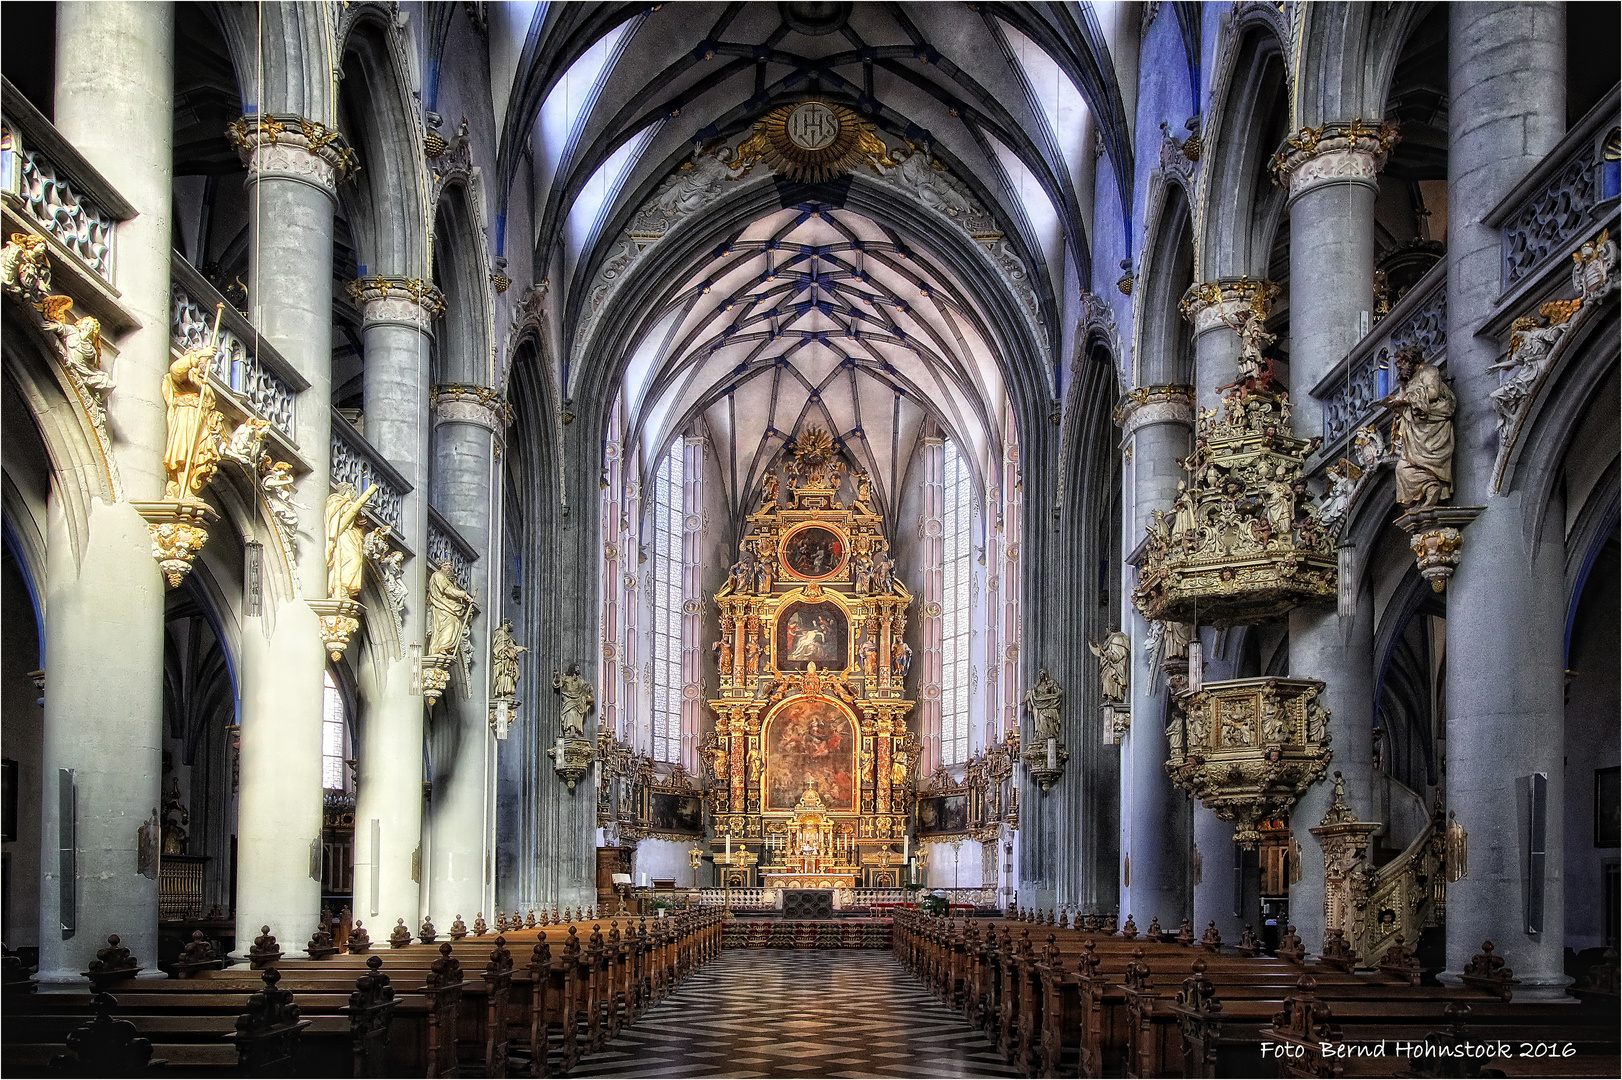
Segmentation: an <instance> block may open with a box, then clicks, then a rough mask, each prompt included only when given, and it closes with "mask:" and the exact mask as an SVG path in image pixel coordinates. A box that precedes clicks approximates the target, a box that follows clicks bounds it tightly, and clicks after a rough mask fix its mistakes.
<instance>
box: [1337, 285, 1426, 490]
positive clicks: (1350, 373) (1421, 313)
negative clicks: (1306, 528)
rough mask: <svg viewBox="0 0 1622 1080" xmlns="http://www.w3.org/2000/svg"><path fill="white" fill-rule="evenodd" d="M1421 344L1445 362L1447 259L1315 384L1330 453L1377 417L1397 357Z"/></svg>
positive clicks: (1389, 384) (1388, 390)
mask: <svg viewBox="0 0 1622 1080" xmlns="http://www.w3.org/2000/svg"><path fill="white" fill-rule="evenodd" d="M1407 345H1418V346H1419V347H1420V348H1421V349H1422V350H1423V351H1424V353H1425V359H1426V360H1428V361H1430V362H1431V363H1433V364H1437V365H1438V366H1441V365H1442V364H1443V362H1444V353H1445V351H1446V349H1447V260H1446V259H1443V260H1442V261H1441V262H1438V263H1437V264H1436V265H1435V266H1433V267H1431V269H1430V271H1429V273H1427V274H1426V275H1425V276H1424V277H1422V278H1420V279H1419V280H1418V281H1417V282H1415V283H1414V287H1413V288H1412V289H1409V290H1408V293H1407V294H1406V295H1405V296H1404V297H1403V298H1402V299H1401V300H1400V301H1398V302H1397V306H1396V307H1394V308H1392V309H1391V313H1390V314H1389V315H1387V316H1386V317H1385V318H1384V319H1381V320H1380V322H1379V324H1378V325H1377V326H1376V327H1375V328H1374V331H1373V332H1372V333H1370V334H1369V335H1367V336H1366V337H1364V338H1363V340H1362V341H1360V342H1358V343H1357V345H1356V347H1355V348H1353V349H1352V351H1351V352H1350V353H1349V354H1347V357H1346V359H1345V360H1344V361H1342V362H1341V364H1340V365H1339V366H1338V367H1336V368H1335V370H1334V371H1332V372H1331V373H1330V374H1329V376H1328V377H1327V378H1326V379H1324V380H1323V381H1322V382H1320V383H1319V384H1318V385H1317V386H1315V387H1313V388H1312V396H1313V397H1315V398H1317V399H1318V400H1319V401H1321V402H1322V403H1323V420H1324V425H1323V436H1324V448H1325V454H1324V457H1325V459H1326V460H1327V459H1328V458H1329V456H1330V453H1329V452H1330V451H1332V450H1334V449H1335V448H1336V447H1337V445H1338V444H1340V443H1343V442H1344V441H1345V440H1346V439H1348V438H1350V436H1351V434H1352V432H1354V431H1356V430H1357V429H1358V428H1360V427H1362V426H1363V425H1364V424H1367V423H1368V422H1369V420H1370V419H1371V418H1372V417H1373V416H1374V412H1375V407H1374V406H1375V402H1377V401H1379V400H1380V399H1381V398H1383V397H1385V396H1386V394H1388V393H1390V392H1391V390H1392V385H1391V381H1390V380H1391V376H1390V374H1389V372H1390V370H1391V358H1392V356H1394V355H1395V354H1396V352H1397V350H1399V349H1401V348H1403V347H1404V346H1407Z"/></svg>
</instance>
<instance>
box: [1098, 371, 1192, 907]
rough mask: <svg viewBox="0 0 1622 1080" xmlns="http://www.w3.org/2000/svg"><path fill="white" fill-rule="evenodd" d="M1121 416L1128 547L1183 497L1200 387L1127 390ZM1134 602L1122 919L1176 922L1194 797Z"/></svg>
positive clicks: (1124, 768)
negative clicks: (1183, 783) (1172, 756)
mask: <svg viewBox="0 0 1622 1080" xmlns="http://www.w3.org/2000/svg"><path fill="white" fill-rule="evenodd" d="M1117 418H1118V420H1119V422H1120V424H1121V429H1122V442H1123V443H1124V444H1125V445H1126V447H1127V449H1128V451H1129V452H1130V454H1131V458H1130V461H1129V462H1128V465H1127V470H1128V474H1129V477H1130V479H1129V481H1128V486H1127V489H1126V492H1125V495H1126V499H1125V501H1126V506H1125V508H1124V511H1123V519H1124V521H1125V524H1126V529H1127V539H1126V544H1127V546H1128V548H1129V549H1130V548H1131V547H1135V546H1136V545H1137V543H1138V541H1139V539H1141V538H1142V537H1143V536H1144V535H1145V534H1146V533H1147V532H1148V529H1149V523H1150V521H1151V519H1152V516H1153V513H1154V511H1156V510H1169V509H1170V508H1171V504H1172V501H1173V500H1174V499H1175V498H1176V497H1177V484H1178V482H1179V481H1180V480H1182V479H1183V476H1184V473H1183V467H1182V460H1183V458H1184V457H1186V456H1187V455H1188V451H1189V433H1190V431H1191V430H1192V428H1193V423H1194V410H1193V394H1192V387H1187V386H1147V387H1141V388H1139V389H1137V390H1134V391H1132V392H1131V393H1130V394H1129V395H1128V396H1127V402H1126V404H1125V405H1123V406H1122V408H1121V411H1120V412H1119V413H1118V415H1117ZM1130 577H1131V575H1130V572H1129V580H1128V582H1127V589H1126V590H1125V591H1126V592H1127V593H1130V592H1131V586H1132V581H1131V580H1130ZM1128 608H1129V610H1128V612H1127V616H1128V620H1129V629H1128V631H1127V632H1128V634H1129V635H1130V636H1131V638H1132V641H1133V648H1132V683H1131V694H1132V727H1131V730H1130V731H1128V733H1127V735H1126V738H1125V739H1124V740H1123V744H1122V761H1121V862H1122V881H1121V910H1120V916H1121V919H1122V921H1123V922H1124V921H1125V919H1126V916H1127V915H1129V914H1130V915H1132V916H1133V917H1134V918H1135V919H1136V920H1137V922H1138V925H1139V926H1148V925H1149V920H1150V919H1152V918H1156V917H1158V918H1159V919H1160V921H1161V924H1162V925H1167V924H1169V925H1170V926H1171V927H1172V928H1173V929H1175V928H1176V926H1177V924H1178V922H1179V921H1181V920H1182V919H1183V918H1184V917H1185V916H1186V915H1187V914H1188V912H1189V893H1188V849H1189V840H1190V832H1191V821H1190V817H1189V804H1188V799H1187V797H1186V796H1184V794H1183V793H1182V791H1181V790H1180V789H1179V788H1178V787H1177V785H1176V784H1175V783H1173V782H1172V779H1171V777H1170V776H1168V775H1167V774H1166V758H1167V756H1168V744H1167V739H1166V725H1167V723H1168V721H1169V720H1170V719H1171V718H1170V715H1169V714H1168V710H1169V709H1170V708H1171V707H1172V705H1171V702H1170V699H1169V696H1168V694H1167V692H1166V678H1165V676H1164V675H1163V674H1162V673H1161V671H1160V670H1159V664H1158V658H1157V657H1156V656H1155V655H1154V650H1153V649H1152V648H1151V647H1150V646H1149V622H1148V620H1147V619H1145V618H1144V617H1143V616H1142V614H1140V613H1139V612H1138V611H1137V610H1136V609H1135V608H1131V607H1130V603H1129V604H1128Z"/></svg>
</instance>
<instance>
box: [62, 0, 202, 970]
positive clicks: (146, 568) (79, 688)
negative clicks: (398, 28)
mask: <svg viewBox="0 0 1622 1080" xmlns="http://www.w3.org/2000/svg"><path fill="white" fill-rule="evenodd" d="M56 18H57V36H56V41H57V51H56V125H57V129H58V130H59V131H60V132H61V133H62V135H63V136H64V137H65V138H67V139H68V140H69V141H70V142H72V143H73V145H74V146H76V147H78V149H79V151H80V152H81V153H83V154H84V156H85V158H86V159H87V160H88V161H89V162H90V163H91V164H92V165H93V166H95V167H96V169H97V170H98V171H99V172H100V173H101V174H102V175H103V176H104V177H106V179H107V180H108V181H109V182H110V183H111V184H112V185H113V186H114V187H115V188H117V189H118V190H119V192H120V193H121V194H123V196H124V197H125V198H126V199H128V200H129V202H130V204H131V205H132V206H133V207H135V209H136V211H137V216H136V217H134V218H132V219H131V220H129V221H126V222H124V223H122V224H121V225H119V226H118V263H117V269H116V279H115V284H116V285H117V286H118V289H119V291H120V293H121V294H122V295H121V297H120V302H121V303H122V305H123V306H124V307H125V308H126V309H128V310H129V311H130V312H131V313H132V314H133V315H134V316H135V317H136V318H137V319H139V320H140V322H141V328H140V329H138V330H134V331H131V332H130V333H127V334H124V335H122V336H120V337H119V339H118V342H117V345H118V358H117V361H116V363H115V364H114V365H113V374H114V376H115V377H116V378H117V380H118V384H117V386H116V388H115V389H114V390H113V391H112V393H111V394H110V395H109V397H108V399H107V424H108V428H109V429H110V430H111V431H112V432H113V433H114V439H115V443H114V449H113V458H114V465H115V467H116V469H117V472H118V477H119V480H120V481H121V483H122V485H123V489H124V490H123V494H124V497H125V498H126V499H136V500H156V499H161V498H162V497H163V493H164V492H163V488H164V468H163V446H164V438H165V432H166V421H165V409H164V403H163V400H162V397H161V396H160V388H161V386H162V383H163V378H164V374H165V372H166V371H167V370H168V367H169V249H170V232H169V229H170V226H169V220H170V216H169V207H170V200H171V197H172V194H171V191H170V188H171V158H172V150H171V130H172V127H173V123H174V117H173V108H174V106H173V93H174V9H173V5H172V4H168V3H98V4H91V3H63V4H58V5H57V16H56ZM59 498H60V496H59V495H58V494H57V493H56V492H55V491H54V490H53V492H52V495H51V501H52V506H51V512H50V521H49V526H48V532H49V535H48V537H47V544H46V547H47V550H48V552H49V556H48V563H49V582H48V584H47V589H46V605H45V606H46V625H45V658H44V663H45V669H46V673H47V675H46V692H45V716H44V733H43V736H44V737H43V744H42V776H43V781H44V783H43V796H44V797H43V806H42V808H41V811H42V812H41V819H40V820H41V838H40V839H41V843H42V845H43V847H42V859H41V866H40V869H41V874H40V927H41V933H40V956H39V979H40V982H41V983H42V984H45V985H47V986H52V985H62V984H67V983H75V984H79V985H82V980H81V979H80V978H79V973H80V972H82V971H84V970H85V969H86V968H87V967H88V966H89V964H90V961H92V960H94V959H95V956H96V951H97V950H98V949H100V948H103V947H105V946H106V943H107V937H108V935H109V934H117V935H118V936H119V937H120V938H121V939H122V944H123V945H124V946H125V947H126V948H128V949H130V950H131V951H132V952H133V953H134V954H135V956H136V959H137V961H138V962H139V963H140V965H141V966H142V967H143V968H145V969H146V970H147V972H149V973H150V972H154V971H155V969H156V967H157V960H158V953H157V934H158V926H157V912H158V882H157V859H156V848H155V844H156V838H157V834H156V830H157V822H156V819H157V811H158V805H159V790H158V786H159V780H160V776H161V773H162V768H161V747H162V740H163V681H162V680H163V607H164V592H165V589H164V582H163V576H162V575H161V574H160V572H159V570H158V564H157V563H156V562H154V561H153V559H152V556H151V554H150V552H151V549H152V538H151V535H150V534H149V533H148V530H147V525H146V522H145V520H144V519H143V518H142V517H141V515H140V514H139V513H137V511H136V509H135V508H134V507H133V506H132V505H131V504H130V503H129V502H116V503H111V504H109V503H106V502H102V501H101V500H99V499H97V500H93V501H92V503H91V506H90V513H89V521H88V523H87V525H88V527H87V529H86V531H85V533H84V536H83V538H82V539H83V548H82V549H81V550H79V551H77V552H76V551H75V549H74V542H75V538H74V537H73V536H72V535H70V533H69V530H68V527H67V523H66V515H65V514H64V513H63V512H62V510H61V508H60V507H59V506H58V505H56V503H57V500H58V499H59ZM65 774H66V779H64V776H65ZM64 783H66V784H69V785H71V789H72V790H73V791H75V792H76V800H77V801H76V806H75V811H76V812H74V813H73V814H72V818H73V820H72V821H69V822H64V821H63V820H62V819H61V817H60V816H59V808H60V806H61V805H62V802H61V786H62V784H64ZM70 797H72V796H71V795H70ZM149 824H150V827H151V830H152V832H151V842H152V844H153V845H154V846H153V848H152V850H151V858H150V862H149V863H148V865H147V866H146V867H144V868H143V866H142V865H141V860H140V858H139V850H138V849H139V846H140V845H139V840H138V837H139V834H140V831H141V829H142V828H143V826H147V825H149ZM64 826H65V827H66V828H67V829H68V830H69V831H70V832H71V831H74V830H76V833H75V834H74V842H73V843H72V844H71V845H70V846H71V847H72V848H73V849H75V851H74V855H75V862H74V863H73V864H70V865H69V866H67V867H64V866H63V863H62V861H61V860H60V854H59V844H60V841H61V839H62V838H63V829H64ZM63 869H67V871H68V872H69V873H70V874H72V876H73V877H74V879H75V880H74V881H73V882H72V885H73V890H72V894H75V895H72V898H71V907H70V908H67V909H65V908H64V905H63V903H62V901H63V899H64V895H63V884H64V882H63V877H62V871H63ZM143 869H146V870H147V871H148V873H146V874H143V872H142V870H143ZM68 927H71V928H72V929H71V930H70V929H68Z"/></svg>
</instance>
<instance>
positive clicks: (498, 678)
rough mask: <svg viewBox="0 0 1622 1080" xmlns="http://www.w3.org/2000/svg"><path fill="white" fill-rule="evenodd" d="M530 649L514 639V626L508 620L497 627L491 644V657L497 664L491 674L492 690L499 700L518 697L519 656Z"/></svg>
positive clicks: (493, 666)
mask: <svg viewBox="0 0 1622 1080" xmlns="http://www.w3.org/2000/svg"><path fill="white" fill-rule="evenodd" d="M528 651H529V648H528V647H527V646H524V645H520V644H518V642H517V641H516V640H515V639H514V638H513V624H512V620H511V619H506V620H504V621H503V622H502V624H501V625H500V626H498V627H496V633H495V638H494V639H493V640H492V641H491V642H490V655H491V657H492V659H494V661H495V663H494V664H493V665H492V669H493V670H492V671H491V673H490V678H491V684H492V688H493V689H494V690H495V692H496V697H498V698H513V697H517V696H518V680H519V678H520V676H521V674H522V673H521V672H520V671H519V670H518V654H519V653H521V652H528Z"/></svg>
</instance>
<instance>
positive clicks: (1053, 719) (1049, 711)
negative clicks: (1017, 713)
mask: <svg viewBox="0 0 1622 1080" xmlns="http://www.w3.org/2000/svg"><path fill="white" fill-rule="evenodd" d="M1063 698H1064V691H1063V690H1060V689H1059V684H1058V683H1056V682H1054V681H1053V676H1051V675H1049V674H1048V669H1047V668H1043V669H1042V676H1041V678H1039V679H1037V680H1036V685H1035V686H1033V687H1031V688H1030V689H1029V690H1027V691H1026V692H1025V707H1026V708H1028V709H1030V710H1031V723H1032V725H1033V726H1034V727H1035V728H1036V738H1037V740H1038V741H1041V742H1046V741H1047V740H1048V739H1057V738H1058V737H1059V702H1060V701H1061V700H1062V699H1063Z"/></svg>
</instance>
